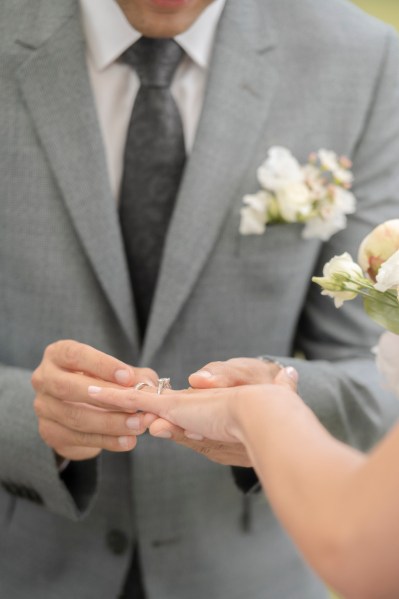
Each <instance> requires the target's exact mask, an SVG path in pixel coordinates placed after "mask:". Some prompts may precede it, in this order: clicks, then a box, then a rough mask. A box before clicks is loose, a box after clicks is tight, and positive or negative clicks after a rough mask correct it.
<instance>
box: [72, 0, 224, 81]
mask: <svg viewBox="0 0 399 599" xmlns="http://www.w3.org/2000/svg"><path fill="white" fill-rule="evenodd" d="M225 2H226V0H213V2H211V4H210V5H209V6H207V8H206V9H205V10H204V11H203V12H202V13H201V14H200V16H199V17H198V19H196V21H194V23H193V24H192V25H191V27H190V28H189V29H187V30H186V31H184V32H183V33H181V34H179V35H177V36H176V41H177V42H178V43H179V44H180V45H181V47H182V48H183V50H184V51H185V52H186V53H187V54H188V56H189V57H190V58H191V59H192V60H193V61H194V62H195V63H196V64H198V65H199V66H200V67H201V68H203V69H206V68H207V67H208V65H209V61H210V57H211V52H212V44H213V39H214V36H215V32H216V28H217V25H218V22H219V18H220V15H221V14H222V10H223V7H224V5H225ZM80 7H81V12H82V21H83V31H84V35H85V38H86V41H87V45H88V50H89V53H90V56H91V59H92V61H93V64H94V66H95V67H96V68H97V69H98V70H99V71H101V70H103V69H105V68H106V67H108V66H109V65H110V64H112V63H113V62H114V61H115V60H117V59H118V58H119V56H120V55H121V54H122V53H123V52H124V51H125V50H127V48H129V46H131V45H132V44H133V43H134V42H136V41H137V40H138V39H139V38H140V37H141V33H139V32H138V31H136V29H134V27H132V26H131V25H130V23H129V22H128V20H127V19H126V17H125V15H124V13H123V11H122V9H121V8H120V6H119V4H118V3H117V2H116V1H115V0H101V1H100V0H97V1H95V2H94V1H93V0H80Z"/></svg>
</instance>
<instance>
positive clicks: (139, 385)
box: [134, 383, 151, 391]
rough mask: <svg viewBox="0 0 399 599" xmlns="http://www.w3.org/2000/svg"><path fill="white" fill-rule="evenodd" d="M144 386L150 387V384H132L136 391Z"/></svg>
mask: <svg viewBox="0 0 399 599" xmlns="http://www.w3.org/2000/svg"><path fill="white" fill-rule="evenodd" d="M144 387H151V385H149V384H148V383H137V385H135V386H134V388H135V389H137V391H140V389H143V388H144Z"/></svg>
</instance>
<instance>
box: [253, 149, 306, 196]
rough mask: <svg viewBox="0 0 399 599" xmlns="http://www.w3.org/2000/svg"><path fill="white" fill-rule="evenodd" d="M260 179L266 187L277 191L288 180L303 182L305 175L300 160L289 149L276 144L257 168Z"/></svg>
mask: <svg viewBox="0 0 399 599" xmlns="http://www.w3.org/2000/svg"><path fill="white" fill-rule="evenodd" d="M257 176H258V181H259V183H260V184H261V186H262V187H263V188H264V189H269V190H270V191H276V190H277V189H279V187H281V185H283V184H285V183H288V182H302V181H303V179H304V175H303V172H302V169H301V166H300V164H299V162H298V161H297V160H296V159H295V158H294V156H293V155H292V154H291V152H290V151H289V150H287V149H286V148H281V147H278V146H274V147H272V148H270V150H269V152H268V157H267V159H266V160H265V162H264V163H263V164H262V165H261V166H260V167H259V168H258V170H257Z"/></svg>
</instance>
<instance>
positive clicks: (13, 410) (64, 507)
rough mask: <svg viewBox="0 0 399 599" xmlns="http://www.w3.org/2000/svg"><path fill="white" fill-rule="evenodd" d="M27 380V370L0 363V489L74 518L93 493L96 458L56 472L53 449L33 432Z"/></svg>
mask: <svg viewBox="0 0 399 599" xmlns="http://www.w3.org/2000/svg"><path fill="white" fill-rule="evenodd" d="M30 379H31V372H30V371H28V370H23V369H18V368H11V367H8V366H5V365H1V366H0V402H1V404H2V412H1V414H2V417H1V421H0V438H1V439H2V449H1V458H0V483H1V487H2V489H0V492H2V491H5V492H7V493H9V494H11V495H13V496H16V497H20V498H23V499H26V500H28V501H33V502H34V503H38V504H44V506H45V507H46V508H48V509H49V510H51V511H53V512H55V513H58V514H60V515H62V516H65V517H67V518H70V519H72V520H78V519H80V518H81V517H82V516H84V514H85V513H86V512H87V511H88V510H89V508H90V505H91V503H92V501H93V500H94V498H95V492H96V487H97V478H98V472H97V471H98V468H99V464H98V462H99V460H98V459H95V460H87V461H82V462H74V463H71V464H70V465H69V466H68V467H67V468H66V469H65V471H64V472H63V473H62V474H61V475H60V474H59V471H58V467H57V464H56V461H55V456H54V453H53V451H52V450H51V449H50V448H49V447H47V445H45V444H44V443H43V441H42V439H41V437H40V435H39V432H38V426H37V419H36V417H35V415H34V412H33V400H34V391H33V388H32V385H31V382H30ZM27 413H31V416H30V417H27V416H26V414H27ZM15 436H18V443H16V442H15ZM16 447H18V453H17V455H16Z"/></svg>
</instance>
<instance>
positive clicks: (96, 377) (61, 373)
mask: <svg viewBox="0 0 399 599" xmlns="http://www.w3.org/2000/svg"><path fill="white" fill-rule="evenodd" d="M139 382H147V383H150V384H153V385H156V382H157V375H156V373H155V372H154V371H153V370H151V369H149V368H133V367H131V366H128V365H127V364H125V363H123V362H121V361H120V360H117V359H116V358H113V357H112V356H109V355H107V354H105V353H103V352H100V351H98V350H96V349H94V348H93V347H90V346H88V345H84V344H82V343H77V342H76V341H71V340H66V341H57V342H56V343H53V344H51V345H49V346H48V347H47V348H46V350H45V352H44V354H43V358H42V361H41V363H40V364H39V366H38V367H37V368H36V370H35V371H34V373H33V375H32V385H33V388H34V390H35V392H36V397H35V401H34V409H35V412H36V415H37V418H38V425H39V433H40V435H41V437H42V439H43V441H44V442H45V443H46V444H47V445H49V446H50V447H51V448H52V449H53V450H54V451H55V452H56V454H57V455H58V456H61V457H62V458H67V459H70V460H85V459H89V458H93V457H95V456H96V455H98V454H99V453H100V452H101V451H102V449H108V450H109V451H129V450H131V449H133V448H134V447H135V445H136V435H139V434H141V433H142V432H144V430H145V426H144V423H143V420H142V419H141V418H137V417H136V416H135V415H134V413H133V412H134V410H132V408H131V405H130V402H128V401H125V402H120V403H119V404H117V403H116V402H113V404H112V405H107V404H104V402H99V401H98V400H96V397H95V394H94V395H91V396H89V395H88V393H87V389H88V387H89V386H91V387H92V388H94V389H95V388H96V387H97V386H101V387H110V386H113V387H117V386H119V387H131V386H133V385H135V384H137V383H139Z"/></svg>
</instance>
